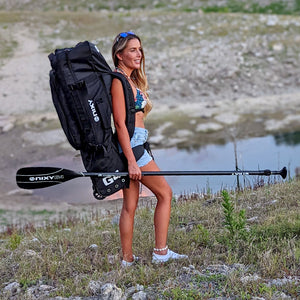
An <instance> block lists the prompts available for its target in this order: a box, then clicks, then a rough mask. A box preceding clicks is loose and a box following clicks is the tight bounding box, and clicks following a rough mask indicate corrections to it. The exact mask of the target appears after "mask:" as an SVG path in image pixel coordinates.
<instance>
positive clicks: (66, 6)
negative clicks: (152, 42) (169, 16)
mask: <svg viewBox="0 0 300 300" xmlns="http://www.w3.org/2000/svg"><path fill="white" fill-rule="evenodd" d="M210 3H211V2H210V1H205V0H203V1H191V0H185V1H183V3H182V1H172V2H171V3H170V2H169V1H163V0H161V1H155V2H151V1H128V0H127V1H122V2H121V1H110V3H107V1H79V0H75V1H74V0H73V1H70V0H60V1H55V3H51V2H49V1H45V0H43V1H37V0H31V1H26V3H24V4H22V3H16V4H14V5H10V9H14V10H32V9H34V10H41V11H46V12H48V11H51V10H54V11H71V12H80V11H89V12H93V11H99V10H108V11H118V10H121V11H123V10H125V11H126V10H136V9H139V10H143V9H147V10H149V9H160V10H164V11H170V10H177V11H182V12H193V11H198V10H199V9H202V10H203V11H204V12H206V13H210V12H218V13H220V12H221V13H227V12H242V13H273V14H298V13H299V11H300V1H299V0H295V1H294V2H293V3H291V4H290V5H287V3H286V1H282V0H278V1H270V3H269V4H267V5H261V4H260V3H259V2H258V1H255V0H253V1H237V0H227V1H226V2H225V3H224V2H223V3H224V4H222V5H216V4H215V3H216V1H214V4H213V5H211V4H210ZM3 7H4V5H3ZM1 8H2V7H1V6H0V9H1Z"/></svg>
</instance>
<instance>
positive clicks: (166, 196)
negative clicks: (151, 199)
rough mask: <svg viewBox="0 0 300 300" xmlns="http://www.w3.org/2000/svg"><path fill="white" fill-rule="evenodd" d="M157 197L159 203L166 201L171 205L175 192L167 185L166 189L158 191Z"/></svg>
mask: <svg viewBox="0 0 300 300" xmlns="http://www.w3.org/2000/svg"><path fill="white" fill-rule="evenodd" d="M155 196H156V197H157V199H158V200H159V201H164V202H167V203H169V202H171V200H172V196H173V192H172V189H171V187H170V186H169V185H168V184H167V185H166V186H165V187H164V188H162V189H160V190H158V191H157V192H156V194H155Z"/></svg>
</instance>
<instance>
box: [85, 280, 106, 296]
mask: <svg viewBox="0 0 300 300" xmlns="http://www.w3.org/2000/svg"><path fill="white" fill-rule="evenodd" d="M102 284H103V283H102V282H101V281H94V280H92V281H90V282H89V284H88V290H89V291H90V293H91V294H93V295H97V294H99V293H100V292H101V286H102Z"/></svg>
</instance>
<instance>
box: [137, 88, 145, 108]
mask: <svg viewBox="0 0 300 300" xmlns="http://www.w3.org/2000/svg"><path fill="white" fill-rule="evenodd" d="M134 103H135V112H139V111H142V112H144V107H145V106H146V104H147V98H146V96H145V94H144V93H143V92H142V91H141V90H140V89H139V88H136V96H135V98H134Z"/></svg>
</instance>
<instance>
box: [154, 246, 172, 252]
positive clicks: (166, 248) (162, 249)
mask: <svg viewBox="0 0 300 300" xmlns="http://www.w3.org/2000/svg"><path fill="white" fill-rule="evenodd" d="M168 248H169V247H168V245H167V246H166V247H165V248H161V249H157V248H153V250H154V251H158V252H161V251H165V250H168Z"/></svg>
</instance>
